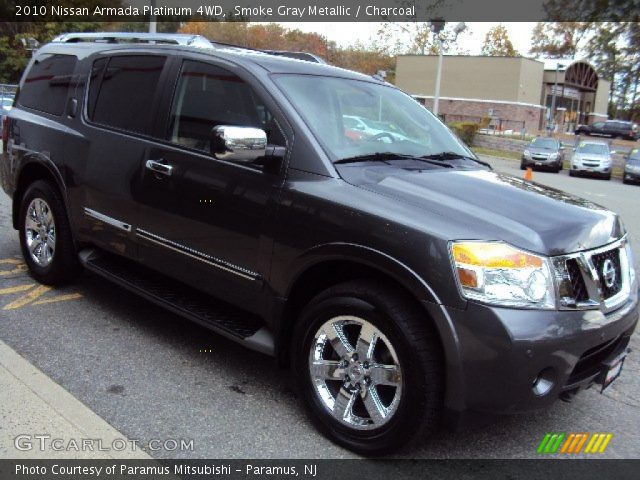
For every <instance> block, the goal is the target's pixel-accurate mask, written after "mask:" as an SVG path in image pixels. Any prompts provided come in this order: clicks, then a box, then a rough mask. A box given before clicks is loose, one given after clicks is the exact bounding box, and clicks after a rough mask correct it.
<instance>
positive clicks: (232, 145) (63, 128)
mask: <svg viewBox="0 0 640 480" xmlns="http://www.w3.org/2000/svg"><path fill="white" fill-rule="evenodd" d="M64 38H65V37H62V40H61V41H58V42H54V43H51V44H48V45H45V46H44V47H42V48H41V49H40V50H38V51H37V52H35V53H34V56H33V59H32V61H31V62H30V63H29V65H28V67H27V69H26V71H25V73H24V75H23V78H22V80H21V82H20V90H19V93H18V94H17V96H16V101H15V105H14V108H13V109H12V110H11V111H10V112H9V113H8V114H7V116H6V117H5V121H4V125H3V139H4V142H3V145H4V147H3V148H4V151H3V153H2V158H1V160H0V177H1V180H2V186H3V188H4V190H5V191H6V192H7V194H8V195H9V196H10V197H11V198H12V201H13V207H12V211H11V212H10V213H11V216H12V218H13V225H14V227H15V228H16V229H17V230H18V238H19V241H20V246H21V249H22V253H23V256H24V258H25V262H26V264H27V265H28V267H29V271H30V273H31V275H32V276H33V277H34V278H35V279H36V280H37V281H39V282H42V283H44V284H47V285H58V284H61V283H64V282H70V281H74V280H75V281H78V280H77V278H78V277H77V274H78V273H79V272H80V271H81V270H82V269H83V268H84V269H86V270H88V271H90V272H92V273H93V274H94V275H98V276H100V277H103V278H104V279H106V281H110V282H115V283H116V284H118V285H121V286H122V287H124V288H126V289H129V290H131V291H133V292H135V293H136V294H139V295H140V296H142V297H143V298H145V299H147V300H149V301H151V302H155V303H157V304H158V305H161V306H163V307H165V308H167V309H170V310H171V311H173V312H175V313H176V314H177V315H179V316H181V317H184V318H186V319H188V320H191V321H194V322H197V323H199V324H200V325H202V326H203V327H205V328H208V329H211V330H213V331H215V332H217V333H219V334H220V335H222V336H224V337H226V338H228V339H230V340H231V341H234V342H238V343H239V344H240V345H243V346H245V347H247V348H250V349H254V350H257V351H259V352H262V353H264V354H265V355H268V356H271V357H274V358H275V359H277V362H278V364H279V365H281V366H282V367H288V368H290V369H291V372H292V375H293V378H294V380H295V384H296V386H297V389H298V392H299V397H300V399H301V400H302V402H303V403H304V405H306V407H307V409H308V411H309V414H310V417H311V419H312V420H313V422H314V423H315V425H316V426H317V427H318V428H319V429H320V431H322V432H323V433H324V434H326V435H327V436H328V437H329V438H331V439H333V440H334V441H335V442H337V443H339V444H340V445H343V446H345V447H347V448H350V449H353V450H355V451H357V452H361V453H364V454H369V455H372V454H378V453H382V452H388V451H390V450H393V449H397V448H399V447H400V446H402V445H403V444H405V443H406V442H407V441H409V440H411V439H416V438H423V437H424V436H425V435H433V434H434V433H435V432H437V431H438V429H439V428H440V427H441V426H442V425H443V424H448V426H450V427H456V426H458V427H459V426H460V425H462V424H465V423H466V422H469V421H472V420H473V419H474V417H475V418H476V419H477V417H481V418H482V419H485V418H490V417H491V416H492V415H495V414H509V413H516V412H525V411H532V410H539V409H544V408H549V407H550V405H551V404H552V403H554V402H555V401H556V400H557V399H558V398H565V399H566V398H569V397H571V396H572V395H573V394H575V393H576V392H577V391H579V390H581V389H584V388H588V387H590V386H592V385H594V384H599V385H601V386H602V387H603V388H604V387H606V386H607V385H609V384H610V383H611V382H612V381H614V380H615V378H616V377H617V376H618V375H619V374H620V371H621V369H622V365H623V361H624V359H625V355H626V354H627V345H628V343H629V339H630V336H631V334H632V332H633V330H634V328H635V326H636V323H637V320H638V285H637V280H636V274H635V271H634V268H633V258H632V249H631V246H630V245H629V238H628V235H627V232H626V230H625V227H624V225H623V223H622V221H621V219H620V218H619V217H618V215H616V214H615V213H613V212H611V211H609V210H606V209H605V208H602V207H600V206H598V205H594V204H593V203H591V202H588V201H586V200H583V199H580V198H576V197H574V196H571V195H569V194H566V193H564V192H561V191H558V190H554V189H549V188H545V187H543V186H541V185H537V184H534V183H530V182H526V181H523V180H522V179H520V178H516V177H512V176H509V175H505V174H502V173H498V172H495V171H494V170H493V169H492V168H491V167H490V166H489V165H487V164H486V163H484V162H482V161H480V160H479V159H478V158H477V157H476V156H475V155H474V154H473V153H472V152H471V151H470V150H469V149H468V148H467V147H466V146H465V145H464V144H463V143H462V142H461V141H460V140H459V139H458V138H456V137H455V136H454V135H453V134H452V133H451V131H450V130H449V129H448V128H447V127H446V126H445V125H444V124H442V123H441V122H440V120H438V118H436V117H435V116H434V115H432V114H431V113H430V112H429V111H428V110H427V109H425V108H424V107H423V106H421V105H420V104H419V103H417V102H416V101H415V100H414V99H412V98H411V97H410V96H409V95H407V94H405V93H403V92H402V91H400V90H399V89H397V88H395V87H394V86H393V85H390V84H388V83H385V82H384V81H381V80H380V79H378V78H372V77H369V76H367V75H362V74H360V73H355V72H350V71H347V70H343V69H339V68H334V67H331V66H328V65H323V64H321V63H318V62H315V61H305V60H298V59H291V58H287V57H283V56H280V55H273V54H269V53H265V52H255V51H247V50H243V49H240V48H234V47H229V46H224V47H217V46H212V47H209V48H204V47H202V48H199V47H196V46H193V45H183V44H180V43H175V42H174V43H172V42H171V41H169V40H167V41H166V42H163V43H162V42H158V40H157V36H154V37H151V38H150V42H145V37H144V35H136V39H135V41H131V38H130V36H129V39H128V41H127V42H126V44H125V43H118V41H117V40H118V34H114V33H109V34H106V38H108V39H109V41H108V42H105V41H92V40H93V39H89V40H88V41H85V42H76V41H65V40H64ZM124 38H125V39H126V38H127V37H126V36H125V37H124ZM169 38H171V37H169ZM94 39H95V38H94ZM349 116H357V117H359V118H364V119H367V120H368V121H371V122H376V125H377V126H378V129H379V131H378V132H377V133H375V134H373V135H362V134H360V133H359V132H354V131H352V130H350V129H349V128H348V126H347V125H345V122H344V119H345V118H347V117H349ZM400 131H401V132H402V135H398V134H397V133H396V132H400ZM141 354H143V353H141ZM113 361H118V359H114V360H113ZM185 368H187V367H185ZM207 401H208V402H210V403H211V416H212V417H214V418H215V416H216V415H220V414H224V412H220V407H219V406H217V405H216V404H215V402H216V399H215V398H208V399H207ZM175 408H176V409H178V408H181V406H180V405H176V406H175Z"/></svg>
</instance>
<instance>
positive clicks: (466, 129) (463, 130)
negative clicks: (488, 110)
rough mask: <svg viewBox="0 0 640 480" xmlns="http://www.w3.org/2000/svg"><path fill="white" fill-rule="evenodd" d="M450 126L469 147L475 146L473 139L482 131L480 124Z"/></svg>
mask: <svg viewBox="0 0 640 480" xmlns="http://www.w3.org/2000/svg"><path fill="white" fill-rule="evenodd" d="M448 126H449V128H450V129H451V130H453V132H454V133H455V134H456V135H458V137H460V140H462V141H463V142H464V143H466V144H467V145H469V146H471V145H472V144H473V139H474V138H475V136H476V133H478V130H479V129H480V124H479V123H475V122H451V123H450V124H449V125H448Z"/></svg>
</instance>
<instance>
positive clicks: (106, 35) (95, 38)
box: [52, 32, 326, 63]
mask: <svg viewBox="0 0 640 480" xmlns="http://www.w3.org/2000/svg"><path fill="white" fill-rule="evenodd" d="M52 41H53V42H59V43H81V42H95V43H153V44H169V45H183V46H189V47H199V48H217V47H219V48H231V49H238V50H245V51H252V52H261V53H266V54H269V55H277V56H279V57H288V58H295V59H298V60H306V61H308V62H314V63H326V62H325V61H324V60H323V59H322V58H320V57H318V56H317V55H314V54H312V53H307V52H288V51H284V50H257V49H255V48H250V47H244V46H242V45H234V44H230V43H224V42H216V41H215V40H214V41H210V40H208V39H207V38H205V37H203V36H202V35H192V34H188V33H139V32H92V33H63V34H62V35H58V36H57V37H55V38H54V39H53V40H52Z"/></svg>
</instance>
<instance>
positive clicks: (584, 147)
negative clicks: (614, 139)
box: [577, 143, 609, 155]
mask: <svg viewBox="0 0 640 480" xmlns="http://www.w3.org/2000/svg"><path fill="white" fill-rule="evenodd" d="M577 152H578V153H592V154H594V155H607V154H608V153H609V148H608V147H607V146H606V145H603V144H602V143H581V144H580V146H579V147H578V150H577Z"/></svg>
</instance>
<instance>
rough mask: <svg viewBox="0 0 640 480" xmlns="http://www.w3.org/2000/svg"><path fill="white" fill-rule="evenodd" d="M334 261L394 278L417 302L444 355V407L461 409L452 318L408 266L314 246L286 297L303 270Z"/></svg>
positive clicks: (338, 247)
mask: <svg viewBox="0 0 640 480" xmlns="http://www.w3.org/2000/svg"><path fill="white" fill-rule="evenodd" d="M335 260H342V261H349V262H355V263H360V264H363V265H366V266H368V267H370V268H373V269H375V270H378V271H380V272H381V273H383V274H385V275H388V276H389V277H391V278H393V279H394V280H395V281H396V282H398V283H399V284H400V285H402V286H403V287H404V288H405V289H407V290H408V291H409V292H410V293H411V294H412V295H413V297H414V298H415V299H416V300H418V301H419V302H420V305H421V306H422V307H423V309H424V310H425V314H426V316H428V318H430V319H431V320H432V321H433V323H434V324H435V327H436V329H437V331H438V334H439V336H440V342H441V344H442V348H443V351H444V355H445V371H446V397H445V405H446V407H447V408H448V409H450V410H454V411H460V410H463V409H464V404H463V402H464V400H463V399H464V398H465V397H464V383H463V376H462V359H461V355H460V344H459V339H458V334H457V332H456V329H455V326H454V324H453V321H452V320H451V316H450V315H449V313H448V311H447V309H446V308H445V307H444V305H443V304H442V302H441V301H440V299H439V298H438V296H437V294H436V293H435V292H434V290H433V289H432V288H431V287H430V286H429V285H428V284H427V282H425V281H424V279H422V278H421V277H420V276H419V275H418V274H417V273H415V272H414V271H413V270H412V269H411V268H410V267H409V266H407V265H405V264H404V263H402V262H401V261H399V260H397V259H395V258H393V257H391V256H389V255H387V254H385V253H384V252H381V251H378V250H375V249H372V248H369V247H365V246H363V245H356V244H350V243H330V244H325V245H320V246H316V247H313V248H311V249H309V250H307V251H306V252H305V253H303V254H302V255H300V256H299V257H298V258H296V260H295V261H294V262H293V264H292V265H291V267H290V269H289V271H288V275H287V278H291V279H292V281H291V282H290V284H289V285H288V288H287V290H286V294H285V298H288V297H289V293H290V292H291V290H292V289H293V286H294V285H295V284H296V282H297V280H298V279H299V278H300V277H301V276H302V275H303V274H304V272H305V271H307V270H308V269H310V268H313V267H314V266H315V265H318V264H320V263H322V262H327V261H335Z"/></svg>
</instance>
